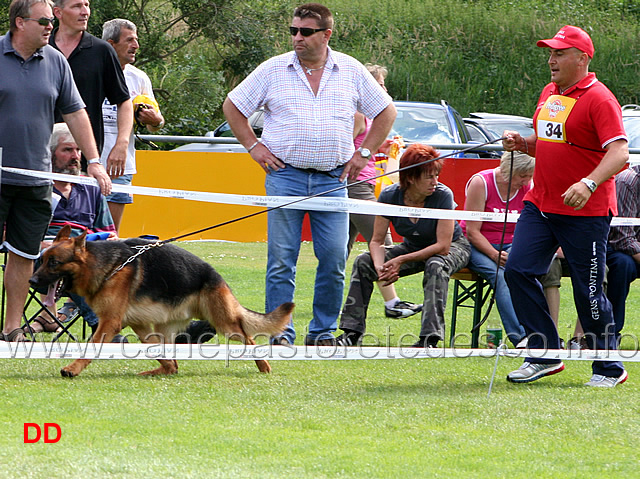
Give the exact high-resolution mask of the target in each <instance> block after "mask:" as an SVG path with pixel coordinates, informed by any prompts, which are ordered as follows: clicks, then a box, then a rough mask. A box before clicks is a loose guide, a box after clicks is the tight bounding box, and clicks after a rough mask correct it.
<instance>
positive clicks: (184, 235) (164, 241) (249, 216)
mask: <svg viewBox="0 0 640 479" xmlns="http://www.w3.org/2000/svg"><path fill="white" fill-rule="evenodd" d="M504 139H506V138H497V139H495V140H493V141H488V142H486V143H481V144H478V145H474V146H470V147H468V148H464V149H462V150H458V151H454V152H452V153H449V154H448V155H444V156H438V157H437V158H432V159H430V160H425V161H423V162H420V163H416V164H415V165H409V166H405V167H403V168H398V169H397V170H393V171H386V172H384V173H380V174H379V175H376V176H371V177H368V178H364V179H362V180H359V181H355V182H353V183H348V184H346V185H341V186H338V187H336V188H332V189H330V190H327V191H322V192H320V193H316V194H315V195H311V196H305V197H304V198H298V199H297V200H293V201H290V202H288V203H283V204H281V205H278V206H272V207H269V208H267V209H264V210H261V211H256V212H255V213H251V214H248V215H245V216H240V217H238V218H234V219H232V220H229V221H224V222H222V223H218V224H216V225H213V226H208V227H206V228H202V229H199V230H197V231H192V232H191V233H186V234H183V235H180V236H174V237H173V238H168V239H166V240H162V241H161V243H162V244H166V243H171V242H173V241H177V240H180V239H182V238H186V237H187V236H193V235H195V234H198V233H203V232H205V231H209V230H212V229H216V228H220V227H221V226H226V225H230V224H233V223H236V222H238V221H242V220H246V219H249V218H253V217H254V216H258V215H261V214H264V213H268V212H269V211H273V210H277V209H279V208H284V207H286V206H290V205H294V204H296V203H300V202H302V201H306V200H310V199H312V198H317V197H319V196H323V195H327V194H329V193H333V192H335V191H339V190H342V189H345V188H350V187H352V186H356V185H360V184H362V183H366V182H369V181H371V180H377V179H378V178H382V177H383V176H388V175H391V174H394V173H399V172H400V171H404V170H408V169H411V168H415V167H417V166H421V165H426V164H428V163H432V162H434V161H437V160H442V159H446V158H451V157H452V156H455V155H458V154H460V153H467V152H469V151H471V150H477V149H479V148H482V147H483V146H487V145H490V144H492V143H495V142H497V141H502V140H504Z"/></svg>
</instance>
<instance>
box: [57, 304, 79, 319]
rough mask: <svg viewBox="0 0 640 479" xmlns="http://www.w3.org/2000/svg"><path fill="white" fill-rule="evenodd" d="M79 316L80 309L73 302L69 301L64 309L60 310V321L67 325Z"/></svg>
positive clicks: (64, 305) (63, 306)
mask: <svg viewBox="0 0 640 479" xmlns="http://www.w3.org/2000/svg"><path fill="white" fill-rule="evenodd" d="M77 314H78V307H77V306H76V304H75V303H74V302H73V301H67V302H66V303H64V304H63V305H62V308H60V309H59V310H58V321H60V322H61V323H66V322H67V321H71V319H73V318H75V317H76V316H77Z"/></svg>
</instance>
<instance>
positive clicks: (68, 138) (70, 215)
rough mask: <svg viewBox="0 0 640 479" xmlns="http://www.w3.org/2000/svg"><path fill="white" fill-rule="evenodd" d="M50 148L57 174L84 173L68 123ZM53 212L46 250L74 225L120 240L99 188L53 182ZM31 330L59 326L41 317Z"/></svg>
mask: <svg viewBox="0 0 640 479" xmlns="http://www.w3.org/2000/svg"><path fill="white" fill-rule="evenodd" d="M49 148H50V150H51V164H52V170H53V172H54V173H64V174H67V175H79V174H80V157H81V154H80V149H79V148H78V145H77V144H76V142H75V140H74V138H73V136H72V135H71V132H70V131H69V128H68V127H67V125H66V124H65V123H57V124H56V125H55V126H54V128H53V132H52V134H51V140H50V142H49ZM51 209H52V210H53V216H52V218H51V221H50V223H49V228H48V229H47V233H46V236H45V239H44V241H43V242H42V247H43V248H46V247H48V246H50V245H51V242H52V241H53V239H54V238H55V236H56V235H57V234H58V231H59V230H60V228H62V226H63V225H65V224H69V225H71V228H72V234H73V235H74V236H77V235H79V234H81V233H82V232H83V231H84V230H87V232H88V233H94V232H106V233H109V235H110V236H109V239H117V238H118V237H117V235H116V229H115V226H114V224H113V219H112V218H111V213H110V212H109V207H108V206H107V201H106V199H105V197H104V196H102V193H101V192H100V188H98V187H97V186H92V185H81V184H78V183H69V182H65V181H57V180H56V181H54V182H53V198H52V205H51ZM70 297H71V299H72V300H73V301H74V302H75V304H76V305H77V306H78V308H79V310H80V313H81V314H82V316H83V318H84V320H85V321H86V322H87V324H88V325H89V327H90V328H91V330H92V331H94V332H95V330H96V328H97V327H98V317H97V316H96V314H95V313H94V312H93V311H92V310H91V308H89V306H88V305H87V304H86V302H85V301H84V299H83V298H82V297H81V296H77V295H74V294H72V295H70ZM52 314H55V312H52ZM30 328H31V330H32V331H33V332H36V333H37V332H40V331H46V332H55V331H56V330H57V329H58V325H57V323H55V322H54V321H53V320H50V319H48V318H46V317H45V315H40V316H38V317H37V318H36V319H35V321H34V322H32V323H31V326H30ZM113 342H127V340H126V338H124V337H123V336H122V335H117V336H116V338H114V340H113Z"/></svg>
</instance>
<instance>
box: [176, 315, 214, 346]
mask: <svg viewBox="0 0 640 479" xmlns="http://www.w3.org/2000/svg"><path fill="white" fill-rule="evenodd" d="M215 335H216V330H215V329H214V328H213V326H211V325H210V324H209V322H208V321H191V322H190V323H189V325H188V326H187V329H186V330H185V331H184V332H182V333H180V334H178V335H177V336H176V339H175V343H176V344H202V343H206V342H207V341H210V340H211V339H213V337H214V336H215Z"/></svg>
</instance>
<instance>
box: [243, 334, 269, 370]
mask: <svg viewBox="0 0 640 479" xmlns="http://www.w3.org/2000/svg"><path fill="white" fill-rule="evenodd" d="M244 343H245V344H249V345H250V346H254V345H255V344H256V342H255V341H254V340H253V338H252V337H251V336H247V337H245V339H244ZM255 361H256V366H258V370H259V371H260V372H261V373H265V374H267V373H270V372H271V365H270V364H269V361H267V360H266V359H256V360H255Z"/></svg>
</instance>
